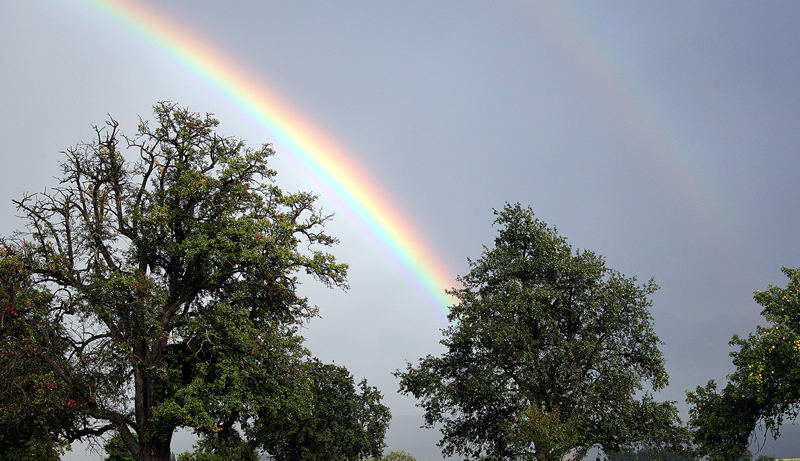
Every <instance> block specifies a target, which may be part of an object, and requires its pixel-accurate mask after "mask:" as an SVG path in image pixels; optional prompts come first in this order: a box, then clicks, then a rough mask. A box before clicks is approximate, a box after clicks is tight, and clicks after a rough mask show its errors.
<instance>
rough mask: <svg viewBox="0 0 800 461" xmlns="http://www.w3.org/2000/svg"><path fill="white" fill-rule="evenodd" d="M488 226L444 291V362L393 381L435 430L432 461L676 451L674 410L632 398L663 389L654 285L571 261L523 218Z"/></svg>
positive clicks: (586, 261)
mask: <svg viewBox="0 0 800 461" xmlns="http://www.w3.org/2000/svg"><path fill="white" fill-rule="evenodd" d="M495 214H496V220H495V224H496V225H497V226H498V227H499V234H498V236H497V237H496V239H495V242H494V247H493V248H485V250H484V252H483V255H482V256H481V257H480V259H478V260H476V261H473V260H470V261H469V263H470V271H469V273H468V274H467V275H465V276H462V277H460V278H459V281H460V282H461V284H462V286H463V288H459V289H454V290H452V291H451V294H452V295H454V296H455V297H456V298H457V303H456V304H455V305H454V306H452V308H451V310H450V315H449V319H450V321H451V322H452V325H451V326H450V327H449V328H448V329H446V330H445V331H444V339H443V340H442V344H443V345H444V346H445V347H446V348H447V351H446V352H445V353H444V355H442V356H439V357H434V356H430V355H429V356H427V357H426V358H424V359H422V360H420V361H419V363H418V364H417V365H415V366H414V365H411V364H409V365H408V367H407V369H406V370H405V371H404V372H399V371H398V372H397V373H396V375H397V376H398V377H399V378H400V390H401V392H403V393H409V394H412V395H414V396H415V397H416V398H417V399H420V401H421V403H420V406H422V407H423V408H424V410H425V420H426V423H427V424H428V425H430V426H433V425H441V428H442V434H443V437H442V439H441V441H440V446H441V447H442V451H443V453H444V454H445V455H452V454H453V453H459V454H462V455H465V456H474V457H479V456H481V455H485V456H487V457H488V458H491V459H537V460H550V459H558V460H560V459H561V456H562V455H564V454H566V453H568V452H570V451H572V452H574V453H575V454H576V455H577V458H578V459H580V457H582V455H583V454H585V452H586V451H587V450H588V449H589V448H590V447H592V446H596V445H599V446H600V447H602V448H603V449H604V451H605V452H612V451H621V450H622V449H625V448H628V447H632V446H633V445H634V444H635V443H636V444H638V445H644V446H661V445H674V446H679V445H681V444H682V442H683V438H684V430H683V429H681V428H680V421H679V419H678V415H677V409H676V408H675V406H674V404H673V403H672V402H666V403H658V402H655V401H654V400H653V399H652V397H651V396H650V394H648V393H646V392H644V393H643V392H642V391H644V389H645V388H644V383H645V382H649V383H650V384H651V385H652V387H653V388H654V389H661V388H662V387H663V386H664V385H666V383H667V373H666V371H665V369H664V363H663V358H662V355H661V352H660V351H659V348H658V346H659V343H660V341H659V339H658V337H657V336H656V334H655V331H654V330H653V327H652V318H651V315H650V312H649V308H650V305H651V302H650V300H649V296H650V295H651V294H652V293H654V292H655V291H656V289H657V286H656V284H655V283H654V282H652V281H650V282H647V283H644V284H638V283H637V281H636V279H635V278H634V277H625V276H623V275H622V274H620V273H618V272H616V271H613V270H611V269H609V268H607V267H606V265H605V262H604V260H603V258H602V257H600V256H598V255H597V254H595V253H594V252H592V251H588V250H587V251H573V249H572V247H571V246H570V245H568V244H567V243H566V240H565V239H564V238H563V237H561V236H559V235H558V233H557V232H556V231H555V229H552V228H550V227H548V226H547V225H546V224H545V223H543V222H542V221H540V220H538V219H535V218H534V215H533V212H532V211H531V210H530V209H529V208H527V209H526V208H522V207H521V206H520V205H518V204H517V205H506V206H505V208H504V209H503V210H501V211H496V212H495ZM637 395H642V396H643V397H642V398H638V399H637V398H636V396H637Z"/></svg>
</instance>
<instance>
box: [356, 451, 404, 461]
mask: <svg viewBox="0 0 800 461" xmlns="http://www.w3.org/2000/svg"><path fill="white" fill-rule="evenodd" d="M375 459H376V460H377V461H417V458H415V457H413V456H411V455H410V454H409V453H407V452H405V451H402V450H401V451H390V452H389V453H386V454H385V455H383V456H382V457H380V458H375ZM362 461H370V460H362Z"/></svg>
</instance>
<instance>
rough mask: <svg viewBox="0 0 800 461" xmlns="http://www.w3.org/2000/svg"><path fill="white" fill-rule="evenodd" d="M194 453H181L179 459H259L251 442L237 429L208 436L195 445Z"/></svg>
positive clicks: (184, 460)
mask: <svg viewBox="0 0 800 461" xmlns="http://www.w3.org/2000/svg"><path fill="white" fill-rule="evenodd" d="M195 448H197V450H196V451H195V452H193V453H190V452H186V453H181V454H180V455H179V456H178V461H228V460H236V461H258V459H259V457H258V453H256V450H255V449H254V448H253V447H252V445H251V444H249V443H248V442H246V441H244V440H242V439H241V438H240V437H239V434H238V433H236V432H235V431H225V432H218V433H215V434H212V435H209V436H206V437H204V438H202V439H200V441H199V442H198V443H197V445H196V446H195Z"/></svg>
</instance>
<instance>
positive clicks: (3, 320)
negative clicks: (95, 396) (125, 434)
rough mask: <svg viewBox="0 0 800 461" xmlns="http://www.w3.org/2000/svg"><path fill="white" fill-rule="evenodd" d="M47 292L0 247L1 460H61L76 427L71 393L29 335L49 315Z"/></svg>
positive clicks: (76, 421)
mask: <svg viewBox="0 0 800 461" xmlns="http://www.w3.org/2000/svg"><path fill="white" fill-rule="evenodd" d="M45 298H46V294H45V293H43V292H41V291H38V290H35V289H33V288H32V287H31V283H30V273H29V272H28V271H26V270H25V269H24V267H23V264H22V261H21V260H20V258H18V257H17V255H15V254H13V252H9V251H7V250H6V249H3V248H0V334H1V335H2V340H0V383H2V385H0V404H2V406H1V407H0V460H1V461H6V460H8V461H11V460H14V461H19V460H31V461H33V460H36V461H40V460H48V461H50V460H52V461H55V460H58V459H59V454H60V453H61V452H62V451H63V449H64V448H66V447H65V444H64V443H63V439H64V438H65V437H66V436H67V435H68V434H73V433H74V432H75V431H76V430H77V425H78V420H77V417H76V416H77V415H76V413H75V412H74V411H73V410H72V408H70V406H69V405H65V403H69V396H68V395H67V393H66V392H65V389H64V388H63V387H59V383H58V380H57V377H56V376H55V373H53V371H52V369H51V368H50V367H49V365H48V364H47V362H45V361H44V360H42V358H41V357H39V356H37V355H36V354H35V352H34V349H33V345H32V344H31V343H30V341H28V340H27V339H26V338H27V336H28V330H29V329H31V328H34V329H35V328H36V326H37V325H38V324H39V321H40V320H41V318H42V316H43V315H44V314H45V312H43V311H42V310H41V309H37V308H35V307H36V306H38V305H39V304H40V303H41V302H42V301H43V299H45Z"/></svg>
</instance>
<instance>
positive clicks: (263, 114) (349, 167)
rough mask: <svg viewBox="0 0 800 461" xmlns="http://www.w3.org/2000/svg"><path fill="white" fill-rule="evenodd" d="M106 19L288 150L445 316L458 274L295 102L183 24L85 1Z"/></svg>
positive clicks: (126, 4) (139, 9) (113, 3)
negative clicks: (187, 73)
mask: <svg viewBox="0 0 800 461" xmlns="http://www.w3.org/2000/svg"><path fill="white" fill-rule="evenodd" d="M87 2H88V3H89V4H90V5H93V6H94V7H95V8H97V9H98V10H100V11H102V12H103V13H104V14H105V15H107V16H109V17H110V18H112V19H113V20H115V21H116V22H118V23H121V24H123V25H125V26H126V27H127V28H129V29H130V30H131V31H133V32H134V33H135V34H137V35H139V36H142V37H143V38H145V39H147V40H148V41H150V42H151V43H152V44H153V45H154V46H155V47H157V48H158V49H159V50H161V51H162V52H164V53H166V54H168V55H170V56H171V57H173V58H175V59H177V60H178V61H179V62H181V63H182V64H183V65H184V66H185V67H186V68H187V69H189V70H190V71H191V72H193V73H195V74H197V75H198V76H200V77H201V78H203V79H204V80H205V81H206V82H208V84H209V85H210V86H212V87H213V88H215V89H216V90H217V91H218V92H219V93H220V94H222V96H224V97H225V98H227V99H228V100H229V101H231V102H232V103H234V104H235V105H236V106H238V107H239V108H240V109H241V110H243V111H244V112H245V113H246V114H247V115H248V116H249V117H251V118H252V119H253V120H255V121H256V122H257V123H258V124H259V125H261V126H262V127H263V128H264V129H266V130H267V131H268V132H269V133H270V134H271V135H272V136H274V137H275V139H276V141H277V142H278V143H280V144H281V145H282V146H284V147H286V148H287V149H288V150H289V151H290V152H291V153H292V154H294V155H295V156H296V157H297V159H298V160H300V162H301V163H302V164H303V165H304V166H305V167H306V168H308V170H309V171H311V172H312V174H314V175H315V176H316V178H317V179H319V180H320V181H321V182H322V183H323V184H325V185H326V187H328V188H330V189H331V190H332V191H333V192H334V193H335V194H336V196H337V197H338V198H339V199H340V200H341V201H342V202H343V203H344V204H345V205H346V206H347V207H348V208H349V210H350V211H352V212H353V213H354V214H355V215H356V216H357V217H358V218H359V219H360V220H361V221H362V223H363V224H364V225H365V226H366V227H367V228H368V229H369V231H370V232H371V233H372V234H373V235H375V236H377V238H378V240H379V241H380V242H382V243H383V244H384V245H385V246H386V248H387V249H388V250H389V251H390V252H391V253H392V254H393V255H394V256H395V257H396V258H397V260H398V261H399V262H400V263H401V264H402V266H403V267H404V268H405V269H406V270H407V271H408V272H409V274H410V275H411V277H412V278H413V279H415V280H416V281H417V282H418V284H419V285H420V286H421V287H422V288H423V290H424V291H425V292H426V293H427V294H428V295H429V298H430V299H431V301H432V303H433V305H434V306H435V307H436V308H437V310H438V311H439V312H440V314H441V315H442V317H443V318H444V317H445V316H446V314H447V312H448V309H447V307H448V306H449V305H450V304H452V298H451V297H450V296H449V295H447V294H446V293H445V290H446V289H447V288H449V287H451V286H453V284H454V277H453V276H452V275H451V272H450V271H449V270H448V269H447V268H446V265H445V264H443V263H442V262H441V261H440V259H439V258H437V256H436V255H435V253H434V252H433V251H432V250H431V249H430V248H429V247H428V246H427V245H426V244H425V242H424V240H423V239H422V237H421V236H420V234H419V232H417V231H416V229H415V228H414V226H413V225H412V223H411V221H410V220H409V219H407V218H406V217H405V216H403V215H402V214H401V213H400V211H398V209H397V207H395V206H394V205H393V204H392V203H391V202H390V201H389V200H388V199H387V198H386V197H385V196H384V194H382V193H381V191H380V190H379V189H378V187H377V186H376V185H375V184H374V182H373V181H372V180H371V179H370V177H369V175H368V174H367V173H366V172H365V171H363V170H362V169H360V168H359V167H358V166H357V165H355V164H353V162H352V161H351V160H350V159H349V158H348V156H347V155H346V153H345V151H344V150H343V149H342V148H340V147H339V146H337V145H336V144H335V143H334V142H332V141H331V140H330V139H328V138H326V137H325V136H323V135H322V134H321V133H320V132H319V130H316V129H314V127H313V126H312V124H311V123H309V122H308V121H307V120H304V119H303V118H302V117H300V115H299V114H297V113H295V112H294V111H293V110H292V109H291V107H290V105H289V104H287V103H286V102H285V101H283V100H281V98H280V96H279V95H278V94H276V93H275V92H274V91H271V90H270V89H269V88H268V87H267V86H265V85H264V82H263V81H262V80H259V79H257V78H255V76H252V75H249V74H248V73H247V72H245V71H243V70H242V66H240V65H238V64H237V63H236V62H232V61H231V60H229V59H228V58H225V57H224V56H223V54H221V53H218V52H215V51H213V49H214V48H213V46H211V45H210V44H208V43H203V41H202V40H201V39H200V38H199V37H197V36H196V35H193V34H191V33H190V32H189V31H186V30H183V29H182V28H181V27H180V25H179V24H176V23H175V22H174V21H169V20H167V19H166V18H164V17H161V16H159V15H158V14H157V12H155V11H152V10H149V9H147V8H145V7H144V6H142V5H138V4H136V3H134V2H132V1H127V0H87Z"/></svg>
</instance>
